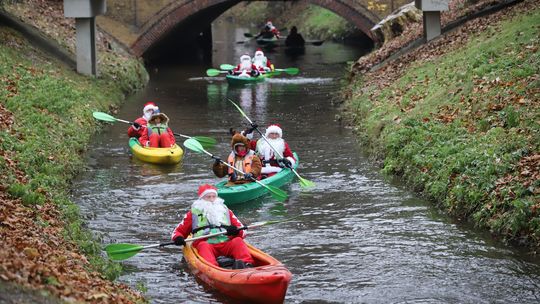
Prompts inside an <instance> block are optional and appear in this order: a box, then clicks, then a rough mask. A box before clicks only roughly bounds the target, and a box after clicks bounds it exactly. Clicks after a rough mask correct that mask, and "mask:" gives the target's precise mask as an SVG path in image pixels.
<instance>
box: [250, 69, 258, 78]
mask: <svg viewBox="0 0 540 304" xmlns="http://www.w3.org/2000/svg"><path fill="white" fill-rule="evenodd" d="M251 76H252V77H257V76H259V71H258V70H251Z"/></svg>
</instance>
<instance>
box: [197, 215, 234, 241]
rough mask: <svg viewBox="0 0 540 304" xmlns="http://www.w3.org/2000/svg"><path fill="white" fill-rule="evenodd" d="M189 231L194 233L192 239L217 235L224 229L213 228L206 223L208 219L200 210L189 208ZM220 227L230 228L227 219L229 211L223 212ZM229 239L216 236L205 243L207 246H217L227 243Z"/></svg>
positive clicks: (223, 236) (229, 222)
mask: <svg viewBox="0 0 540 304" xmlns="http://www.w3.org/2000/svg"><path fill="white" fill-rule="evenodd" d="M191 216H192V217H191V219H192V224H191V231H193V232H194V235H193V236H194V237H198V236H202V235H207V234H212V233H217V232H222V231H226V229H225V228H220V227H219V226H213V225H210V223H208V219H207V218H206V217H205V216H204V215H203V212H202V210H200V209H197V208H191ZM221 225H222V226H230V225H231V221H230V219H229V209H226V210H225V213H223V217H222V219H221ZM228 240H229V238H228V237H227V236H225V235H218V236H214V237H211V238H208V239H207V240H206V241H207V242H208V244H219V243H223V242H226V241H228Z"/></svg>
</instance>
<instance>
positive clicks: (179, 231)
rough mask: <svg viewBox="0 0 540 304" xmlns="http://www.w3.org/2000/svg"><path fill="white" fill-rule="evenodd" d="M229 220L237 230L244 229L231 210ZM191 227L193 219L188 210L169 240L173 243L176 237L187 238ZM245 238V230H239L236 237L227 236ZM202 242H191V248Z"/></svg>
mask: <svg viewBox="0 0 540 304" xmlns="http://www.w3.org/2000/svg"><path fill="white" fill-rule="evenodd" d="M229 220H230V221H231V225H233V226H236V227H238V228H242V227H244V225H243V224H242V223H241V222H240V220H238V218H237V217H236V216H235V215H234V213H233V212H232V211H231V210H229ZM192 225H193V219H192V214H191V210H190V211H188V212H187V213H186V215H184V218H183V219H182V221H181V222H180V224H178V226H176V228H175V229H174V232H173V234H172V237H171V240H173V241H174V239H175V238H176V237H177V236H181V237H183V238H184V239H185V238H187V237H188V236H189V234H190V233H191V229H192ZM245 236H246V232H245V230H240V233H239V234H238V236H229V239H233V238H235V237H241V238H245ZM203 240H204V239H203ZM203 240H198V241H195V242H193V246H196V245H197V243H199V242H201V241H203Z"/></svg>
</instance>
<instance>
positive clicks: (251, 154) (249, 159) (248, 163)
mask: <svg viewBox="0 0 540 304" xmlns="http://www.w3.org/2000/svg"><path fill="white" fill-rule="evenodd" d="M254 156H255V152H253V150H249V152H248V153H247V154H246V156H244V164H243V166H242V171H244V173H251V163H252V162H253V157H254ZM235 159H236V155H235V154H234V152H231V154H229V159H227V162H228V163H229V165H231V166H233V167H235V168H236V166H235V165H234V163H235ZM234 172H235V171H234V170H233V169H231V168H230V167H229V170H228V173H229V174H233V173H234ZM236 173H237V176H238V177H240V178H243V174H241V173H239V172H236Z"/></svg>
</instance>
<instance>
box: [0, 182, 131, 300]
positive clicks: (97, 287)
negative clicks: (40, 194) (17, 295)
mask: <svg viewBox="0 0 540 304" xmlns="http://www.w3.org/2000/svg"><path fill="white" fill-rule="evenodd" d="M38 211H39V212H38ZM38 217H40V218H41V219H48V220H49V225H48V226H47V227H41V226H39V224H38V222H39V221H38V220H37V219H38ZM59 218H60V212H59V211H58V210H57V208H56V207H55V206H54V205H53V204H51V203H45V204H44V205H42V206H39V210H38V206H36V207H34V206H33V207H26V206H24V205H23V204H22V202H21V200H20V199H12V198H10V197H9V196H8V195H7V194H6V193H5V192H0V223H1V225H0V239H1V240H2V246H1V247H0V278H2V279H3V280H9V281H15V282H17V283H19V284H22V285H24V286H27V287H30V288H34V289H47V290H49V291H51V292H52V293H53V294H55V295H57V296H59V297H61V298H63V299H64V300H71V301H76V302H77V301H84V302H90V303H105V302H106V303H133V302H135V301H137V300H141V299H142V297H141V295H140V294H138V293H136V292H134V291H129V288H128V287H127V286H125V285H122V284H118V283H112V282H110V281H108V280H106V279H104V278H103V277H102V276H101V275H100V274H98V273H96V272H88V270H87V269H88V268H89V263H88V261H87V260H86V258H85V257H84V255H82V254H80V253H78V251H77V248H76V246H75V245H74V244H72V243H70V242H67V241H66V240H65V239H64V237H63V236H62V231H63V225H64V223H63V222H62V221H61V220H58V219H59ZM52 219H55V220H52Z"/></svg>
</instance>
